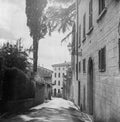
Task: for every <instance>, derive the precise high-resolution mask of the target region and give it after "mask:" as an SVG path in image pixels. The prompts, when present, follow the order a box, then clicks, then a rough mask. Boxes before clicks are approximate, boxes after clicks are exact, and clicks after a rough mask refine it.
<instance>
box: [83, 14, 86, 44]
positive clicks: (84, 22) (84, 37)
mask: <svg viewBox="0 0 120 122" xmlns="http://www.w3.org/2000/svg"><path fill="white" fill-rule="evenodd" d="M85 39H86V14H84V16H83V42H84V41H85Z"/></svg>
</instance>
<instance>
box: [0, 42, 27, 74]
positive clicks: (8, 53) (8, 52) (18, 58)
mask: <svg viewBox="0 0 120 122" xmlns="http://www.w3.org/2000/svg"><path fill="white" fill-rule="evenodd" d="M0 57H3V59H4V66H6V67H9V68H12V67H16V68H18V69H20V70H22V71H24V72H26V68H27V66H28V64H29V62H28V60H27V58H28V54H27V52H26V51H25V50H24V49H23V48H22V47H21V48H19V47H18V46H17V44H10V43H9V42H8V43H6V44H4V45H3V47H1V49H0Z"/></svg>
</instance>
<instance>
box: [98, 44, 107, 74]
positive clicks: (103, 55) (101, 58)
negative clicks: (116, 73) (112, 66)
mask: <svg viewBox="0 0 120 122" xmlns="http://www.w3.org/2000/svg"><path fill="white" fill-rule="evenodd" d="M98 55H99V71H100V72H105V71H106V46H105V47H104V48H102V49H101V50H99V54H98Z"/></svg>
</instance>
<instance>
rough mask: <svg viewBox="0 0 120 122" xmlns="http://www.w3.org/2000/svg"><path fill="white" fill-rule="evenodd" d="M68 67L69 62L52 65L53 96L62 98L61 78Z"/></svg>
mask: <svg viewBox="0 0 120 122" xmlns="http://www.w3.org/2000/svg"><path fill="white" fill-rule="evenodd" d="M69 66H70V62H64V63H59V64H54V65H52V67H53V74H52V84H53V88H52V89H53V96H62V91H63V76H64V75H66V70H67V68H68V67H69Z"/></svg>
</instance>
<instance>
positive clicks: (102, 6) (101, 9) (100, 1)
mask: <svg viewBox="0 0 120 122" xmlns="http://www.w3.org/2000/svg"><path fill="white" fill-rule="evenodd" d="M104 8H105V0H99V14H101V12H102V11H103V9H104Z"/></svg>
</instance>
